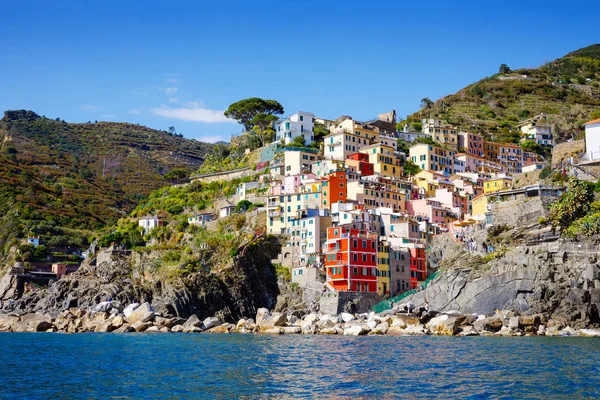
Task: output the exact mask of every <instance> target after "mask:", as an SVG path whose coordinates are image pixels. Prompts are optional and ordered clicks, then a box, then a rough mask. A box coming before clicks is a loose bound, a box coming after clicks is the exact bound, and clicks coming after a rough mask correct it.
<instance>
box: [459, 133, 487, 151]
mask: <svg viewBox="0 0 600 400" xmlns="http://www.w3.org/2000/svg"><path fill="white" fill-rule="evenodd" d="M458 148H459V149H460V148H464V149H465V151H466V152H467V153H468V154H470V155H473V156H478V157H482V156H483V155H484V154H485V151H484V149H483V136H481V135H477V134H474V133H470V132H458Z"/></svg>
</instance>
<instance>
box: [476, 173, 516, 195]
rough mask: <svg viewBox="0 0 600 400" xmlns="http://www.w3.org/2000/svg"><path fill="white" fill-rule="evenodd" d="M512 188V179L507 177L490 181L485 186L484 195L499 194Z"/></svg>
mask: <svg viewBox="0 0 600 400" xmlns="http://www.w3.org/2000/svg"><path fill="white" fill-rule="evenodd" d="M511 187H512V178H510V177H508V176H506V177H502V178H496V179H490V180H489V181H487V182H485V183H484V184H483V193H493V192H499V191H501V190H507V189H510V188H511Z"/></svg>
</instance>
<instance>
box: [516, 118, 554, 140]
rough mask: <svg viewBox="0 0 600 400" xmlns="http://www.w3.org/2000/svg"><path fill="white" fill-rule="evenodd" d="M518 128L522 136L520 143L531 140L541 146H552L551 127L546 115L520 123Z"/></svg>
mask: <svg viewBox="0 0 600 400" xmlns="http://www.w3.org/2000/svg"><path fill="white" fill-rule="evenodd" d="M518 126H520V127H521V133H522V136H523V137H522V138H521V142H525V141H529V140H532V141H534V142H536V143H537V144H540V145H542V146H554V138H553V137H552V127H551V126H550V122H549V121H548V115H546V114H538V115H536V116H535V117H533V118H529V119H527V120H525V121H523V122H521V123H520V124H519V125H518Z"/></svg>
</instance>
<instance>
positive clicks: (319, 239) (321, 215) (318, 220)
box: [289, 209, 331, 265]
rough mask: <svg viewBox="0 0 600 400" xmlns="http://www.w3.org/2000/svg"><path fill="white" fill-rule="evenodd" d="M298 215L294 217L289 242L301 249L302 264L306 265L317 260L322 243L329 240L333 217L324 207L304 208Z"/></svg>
mask: <svg viewBox="0 0 600 400" xmlns="http://www.w3.org/2000/svg"><path fill="white" fill-rule="evenodd" d="M298 217H299V218H294V219H292V226H291V228H290V243H289V244H290V245H293V246H296V247H297V248H299V249H300V254H299V256H300V260H299V261H300V265H306V263H309V262H314V261H315V258H316V254H317V253H320V252H321V247H322V244H323V243H324V242H325V241H327V228H329V227H330V226H331V217H330V216H329V211H328V210H323V209H321V210H317V209H306V210H302V211H301V212H300V213H298Z"/></svg>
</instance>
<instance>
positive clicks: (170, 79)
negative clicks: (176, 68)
mask: <svg viewBox="0 0 600 400" xmlns="http://www.w3.org/2000/svg"><path fill="white" fill-rule="evenodd" d="M165 82H167V83H170V84H172V85H173V84H175V83H178V82H179V79H176V78H167V79H165Z"/></svg>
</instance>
